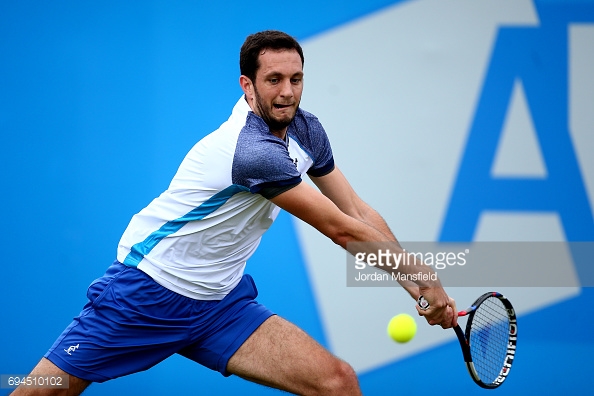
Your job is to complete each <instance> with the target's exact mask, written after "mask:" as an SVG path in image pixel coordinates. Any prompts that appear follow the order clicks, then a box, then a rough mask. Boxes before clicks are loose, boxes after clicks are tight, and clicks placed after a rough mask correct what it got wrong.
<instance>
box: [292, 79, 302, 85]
mask: <svg viewBox="0 0 594 396" xmlns="http://www.w3.org/2000/svg"><path fill="white" fill-rule="evenodd" d="M291 82H292V83H293V84H299V83H300V82H301V78H292V79H291Z"/></svg>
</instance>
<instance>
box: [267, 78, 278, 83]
mask: <svg viewBox="0 0 594 396" xmlns="http://www.w3.org/2000/svg"><path fill="white" fill-rule="evenodd" d="M268 81H270V83H271V84H278V78H276V77H273V78H271V79H270V80H268Z"/></svg>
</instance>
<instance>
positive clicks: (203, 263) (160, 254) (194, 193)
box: [117, 97, 334, 300]
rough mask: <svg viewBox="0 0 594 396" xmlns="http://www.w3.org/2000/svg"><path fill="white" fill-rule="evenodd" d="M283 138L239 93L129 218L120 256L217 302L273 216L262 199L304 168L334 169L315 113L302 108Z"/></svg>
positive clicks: (187, 292) (179, 289) (170, 284)
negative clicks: (161, 188)
mask: <svg viewBox="0 0 594 396" xmlns="http://www.w3.org/2000/svg"><path fill="white" fill-rule="evenodd" d="M287 136H288V139H287V141H283V140H282V139H280V138H278V137H276V136H274V135H272V134H271V133H270V130H269V128H268V126H267V124H266V123H265V122H264V120H263V119H262V118H260V117H258V116H257V115H255V114H254V113H253V112H252V111H251V110H250V107H249V106H248V104H247V102H246V101H245V99H244V98H243V97H242V98H241V99H240V100H239V101H238V102H237V104H236V105H235V107H234V108H233V112H232V114H231V116H230V117H229V119H228V120H227V121H226V122H225V123H223V124H222V125H221V126H220V127H219V128H218V129H217V130H216V131H214V132H212V133H211V134H209V135H208V136H206V137H204V138H203V139H202V140H200V141H199V142H198V143H197V144H196V145H195V146H194V147H193V148H192V150H190V152H189V153H188V154H187V155H186V157H185V158H184V160H183V161H182V163H181V165H180V167H179V169H178V171H177V173H176V175H175V176H174V178H173V180H172V181H171V184H170V185H169V188H168V189H167V190H166V191H165V192H163V193H162V194H161V195H160V196H159V197H157V198H156V199H154V200H153V201H152V202H151V203H150V204H149V205H148V206H147V207H146V208H144V209H143V210H141V211H140V212H139V213H138V214H136V215H134V216H133V217H132V220H131V221H130V224H129V225H128V227H127V228H126V231H125V232H124V234H123V236H122V238H121V240H120V243H119V246H118V251H117V259H118V261H120V262H121V263H123V264H125V265H127V266H131V267H138V269H140V270H142V271H144V272H145V273H147V274H148V275H150V276H151V277H152V278H153V279H154V280H155V281H156V282H158V283H159V284H161V285H162V286H164V287H166V288H168V289H170V290H172V291H174V292H176V293H179V294H181V295H184V296H187V297H190V298H194V299H199V300H221V299H222V298H223V297H225V296H226V295H227V294H228V293H229V292H230V291H231V290H233V288H234V287H235V286H236V285H237V283H238V282H239V280H240V279H241V277H242V275H243V271H244V268H245V264H246V261H247V260H248V258H249V257H250V256H251V255H252V254H253V253H254V251H255V250H256V248H257V247H258V245H259V243H260V239H261V237H262V234H264V232H265V231H266V230H267V229H268V228H269V227H270V225H271V224H272V222H273V221H274V220H275V218H276V217H277V215H278V212H279V210H280V209H279V208H278V207H277V206H276V205H274V204H273V203H272V202H270V201H269V200H268V199H267V198H271V197H273V196H274V195H275V194H278V193H279V192H282V191H285V190H287V189H289V188H291V187H292V186H295V185H297V184H298V183H300V182H301V176H302V175H303V174H304V173H306V172H307V173H308V174H310V175H312V176H323V175H325V174H327V173H329V172H330V171H332V169H334V160H333V157H332V149H331V147H330V143H329V141H328V137H327V135H326V132H325V131H324V128H323V127H322V125H321V124H320V122H319V121H318V119H317V118H316V117H315V116H313V115H312V114H310V113H307V112H306V111H303V110H301V109H299V110H298V111H297V114H296V116H295V119H294V120H293V122H292V123H291V124H290V125H289V127H288V129H287ZM265 197H266V198H265Z"/></svg>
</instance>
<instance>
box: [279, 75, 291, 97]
mask: <svg viewBox="0 0 594 396" xmlns="http://www.w3.org/2000/svg"><path fill="white" fill-rule="evenodd" d="M279 94H280V96H281V97H283V98H291V97H293V84H291V80H290V79H285V80H283V82H282V84H281V87H280V93H279Z"/></svg>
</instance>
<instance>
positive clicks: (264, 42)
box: [239, 30, 305, 81]
mask: <svg viewBox="0 0 594 396" xmlns="http://www.w3.org/2000/svg"><path fill="white" fill-rule="evenodd" d="M265 49H273V50H293V49H294V50H296V51H297V53H298V54H299V56H300V57H301V65H303V64H304V63H305V59H304V58H303V49H302V48H301V45H299V43H298V42H297V40H296V39H295V38H294V37H292V36H289V35H288V34H286V33H284V32H281V31H278V30H264V31H262V32H258V33H254V34H250V35H249V36H247V38H246V39H245V42H244V43H243V45H242V46H241V51H240V52H239V70H240V72H241V74H242V75H244V76H246V77H248V78H249V79H250V80H252V81H255V79H256V73H257V71H258V69H259V68H260V61H259V56H260V53H261V52H262V51H263V50H265Z"/></svg>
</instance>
